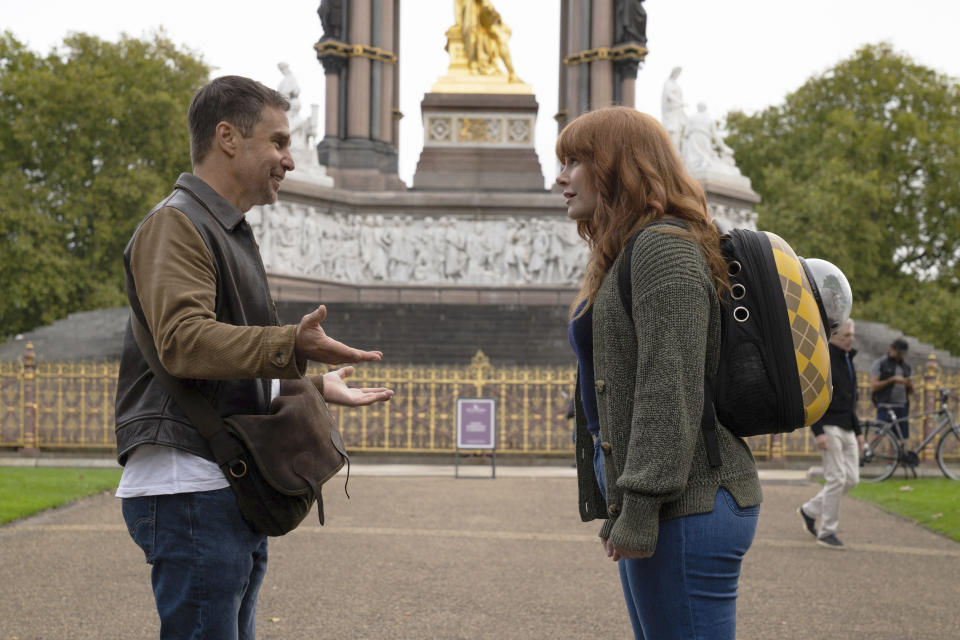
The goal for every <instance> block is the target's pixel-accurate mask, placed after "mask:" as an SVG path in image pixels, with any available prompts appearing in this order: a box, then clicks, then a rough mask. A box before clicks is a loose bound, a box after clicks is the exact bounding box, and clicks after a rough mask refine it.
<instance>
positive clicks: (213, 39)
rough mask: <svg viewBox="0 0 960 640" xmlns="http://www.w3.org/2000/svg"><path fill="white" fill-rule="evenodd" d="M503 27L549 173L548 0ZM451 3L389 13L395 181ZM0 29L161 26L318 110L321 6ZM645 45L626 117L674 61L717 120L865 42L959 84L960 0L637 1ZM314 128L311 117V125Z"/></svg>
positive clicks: (42, 10) (170, 0)
mask: <svg viewBox="0 0 960 640" xmlns="http://www.w3.org/2000/svg"><path fill="white" fill-rule="evenodd" d="M493 3H494V6H495V7H496V8H497V9H498V10H499V11H500V13H501V15H502V16H503V19H504V22H506V23H507V24H508V25H509V26H510V27H511V28H512V29H513V36H512V38H511V40H510V50H511V53H512V56H513V61H514V66H515V67H516V69H517V74H518V75H519V76H520V78H521V79H522V80H524V81H525V82H527V83H529V84H531V85H533V88H534V92H535V94H536V98H537V101H538V102H539V104H540V113H539V118H538V124H537V131H536V136H537V141H536V144H537V152H538V153H539V155H540V161H541V164H542V166H543V171H544V176H545V177H546V179H547V180H548V181H552V178H553V176H554V172H555V161H554V157H553V143H554V141H555V138H556V124H555V122H554V120H553V115H554V114H555V113H556V112H557V78H558V62H557V57H558V51H559V36H558V31H559V20H560V17H559V16H560V11H559V7H560V0H493ZM453 4H454V0H402V2H401V13H400V29H401V33H400V50H399V58H400V62H399V64H400V110H401V111H402V112H403V114H404V118H403V120H402V121H401V127H400V177H401V178H402V179H403V180H404V181H405V182H406V183H407V185H408V186H409V185H412V182H413V180H412V177H413V172H414V170H415V168H416V163H417V159H418V158H419V156H420V150H421V148H422V146H423V129H422V126H421V119H420V101H421V100H422V99H423V94H424V93H425V92H427V91H429V90H430V86H431V85H432V84H433V83H434V82H435V81H436V79H437V78H438V77H439V76H440V75H442V74H444V73H445V71H446V69H447V65H448V63H449V57H448V56H447V53H446V52H445V51H444V50H443V47H444V45H445V38H444V32H445V31H446V29H447V28H448V27H450V26H451V25H452V24H453ZM4 5H5V6H4V8H3V11H2V15H3V18H4V20H3V23H4V27H2V28H5V29H9V30H10V31H12V32H13V33H14V35H15V36H16V37H17V38H18V39H20V40H21V41H25V42H26V43H27V44H28V45H29V46H30V47H31V48H32V49H33V50H35V51H39V52H42V53H46V52H47V51H49V49H50V48H51V47H52V46H54V45H55V44H57V43H59V42H60V41H61V40H62V39H63V37H64V36H65V35H66V34H67V33H68V32H70V31H83V32H87V33H93V34H96V35H98V36H100V37H102V38H105V39H110V40H113V39H116V37H117V36H118V35H119V34H120V33H121V32H125V33H127V34H129V35H132V36H137V37H140V36H144V35H149V34H150V33H151V32H152V31H154V30H156V29H158V28H160V27H163V28H164V29H165V31H166V34H167V36H168V37H169V38H170V39H171V40H173V41H174V42H175V43H177V44H179V45H181V46H184V47H186V48H189V49H191V50H192V51H194V52H195V53H198V54H200V55H201V56H202V57H203V59H204V60H205V61H206V62H207V63H208V64H211V65H213V67H214V72H213V73H214V75H223V74H240V75H246V76H250V77H252V78H256V79H257V80H260V81H261V82H263V83H264V84H267V85H269V86H272V87H276V86H277V84H278V83H279V81H280V79H281V74H280V72H279V71H278V70H277V66H276V65H277V63H278V62H280V61H286V62H288V63H289V64H290V66H291V69H292V70H293V73H294V75H295V76H296V77H297V79H298V80H299V83H300V85H301V88H302V90H303V93H302V96H301V97H302V100H303V104H304V105H305V106H304V115H307V114H308V113H309V105H310V104H312V103H316V104H319V105H321V110H322V105H323V104H324V100H323V96H324V91H323V70H322V67H321V66H320V63H319V62H317V59H316V55H315V52H314V51H313V44H314V43H315V42H316V41H317V40H318V39H319V38H320V36H321V35H322V30H321V27H320V20H319V19H318V18H317V14H316V10H317V7H318V6H319V0H272V1H270V2H266V1H264V0H229V1H226V0H189V1H187V0H164V2H149V3H148V2H137V1H131V0H85V1H83V2H77V0H32V1H30V2H12V1H6V2H4ZM644 6H645V8H646V10H647V16H648V18H647V38H648V43H647V48H648V49H649V50H650V53H649V54H648V55H647V61H646V63H645V64H644V65H643V67H642V68H641V69H640V73H639V75H638V77H637V108H638V109H640V110H641V111H647V112H649V113H651V114H653V115H654V116H657V117H659V116H660V91H661V88H662V86H663V81H664V80H665V79H666V78H667V76H668V75H669V73H670V69H671V68H673V67H674V66H681V67H683V73H682V75H681V76H680V85H681V87H682V88H683V91H684V100H685V102H686V103H687V104H688V107H687V110H688V111H693V110H694V109H695V105H696V104H697V103H698V102H701V101H703V102H706V103H707V105H708V107H709V110H710V112H711V113H712V114H713V115H714V116H716V117H717V118H722V116H723V115H724V114H726V113H727V112H728V111H729V110H731V109H741V110H744V111H747V112H754V111H757V110H760V109H763V108H765V107H767V106H769V105H772V104H777V103H779V102H781V101H782V100H783V98H784V96H785V95H786V94H787V93H789V92H791V91H793V90H794V89H796V88H797V87H799V86H800V85H801V84H803V82H804V81H805V80H806V79H807V78H809V77H810V76H812V75H815V74H818V73H821V72H822V71H824V70H825V69H827V68H829V67H830V66H832V65H833V64H834V63H836V62H838V61H839V60H840V59H842V58H845V57H848V56H850V55H851V54H852V53H853V52H854V51H855V50H856V49H857V48H859V47H860V46H862V45H864V44H867V43H877V42H880V41H887V42H890V43H892V44H893V46H894V47H895V48H896V49H897V50H898V51H901V52H903V53H906V54H908V55H910V56H911V57H912V58H913V59H914V60H916V61H917V62H919V63H921V64H925V65H927V66H930V67H932V68H934V69H936V70H937V71H940V72H942V73H946V74H948V75H950V76H953V77H960V44H958V40H957V36H956V27H957V25H958V24H960V3H957V2H948V1H947V0H912V1H911V2H903V1H902V0H900V1H898V2H894V1H893V0H806V1H804V2H787V1H786V0H725V1H720V0H647V2H646V3H645V4H644ZM321 120H322V118H321Z"/></svg>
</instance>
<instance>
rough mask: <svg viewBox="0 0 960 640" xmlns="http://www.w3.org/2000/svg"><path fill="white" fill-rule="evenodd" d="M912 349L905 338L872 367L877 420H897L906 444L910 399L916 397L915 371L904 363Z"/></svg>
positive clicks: (893, 344)
mask: <svg viewBox="0 0 960 640" xmlns="http://www.w3.org/2000/svg"><path fill="white" fill-rule="evenodd" d="M908 348H909V345H908V344H907V341H906V340H904V339H903V338H897V339H896V340H894V341H893V342H892V343H890V350H889V351H888V352H887V355H886V356H884V357H882V358H878V359H877V360H876V361H874V363H873V364H872V365H871V366H870V392H871V394H872V395H871V397H872V399H873V404H874V406H875V407H876V408H877V420H879V421H881V422H889V421H891V420H893V419H896V420H898V422H897V428H898V429H900V435H901V436H902V437H903V439H904V440H906V439H907V438H908V437H909V436H910V422H909V421H908V420H906V418H907V417H908V416H909V415H910V395H911V394H913V381H912V380H910V376H911V375H912V374H913V369H912V368H911V367H910V363H909V362H907V361H906V360H904V358H905V357H906V355H907V349H908Z"/></svg>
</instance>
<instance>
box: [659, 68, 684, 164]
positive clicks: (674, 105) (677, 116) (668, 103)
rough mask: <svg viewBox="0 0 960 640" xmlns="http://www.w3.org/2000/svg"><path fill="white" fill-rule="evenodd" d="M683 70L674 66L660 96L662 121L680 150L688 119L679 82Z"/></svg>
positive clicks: (676, 147) (674, 144) (675, 146)
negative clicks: (684, 110) (684, 126)
mask: <svg viewBox="0 0 960 640" xmlns="http://www.w3.org/2000/svg"><path fill="white" fill-rule="evenodd" d="M681 70H682V69H681V68H680V67H674V68H673V71H671V72H670V77H669V78H667V81H666V82H664V83H663V94H662V95H661V98H660V123H661V124H662V125H663V128H664V129H666V130H667V133H668V134H669V135H670V140H672V141H673V146H674V148H675V149H676V150H677V151H678V152H679V151H680V147H681V146H682V142H683V125H684V121H685V120H686V116H685V115H684V113H683V90H682V89H681V88H680V84H679V83H678V82H677V78H679V77H680V71H681Z"/></svg>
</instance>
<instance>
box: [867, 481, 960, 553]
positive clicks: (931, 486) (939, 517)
mask: <svg viewBox="0 0 960 640" xmlns="http://www.w3.org/2000/svg"><path fill="white" fill-rule="evenodd" d="M850 495H851V496H853V497H854V498H859V499H861V500H866V501H868V502H873V503H874V504H877V505H879V506H880V508H882V509H885V510H886V511H889V512H891V513H896V514H898V515H901V516H903V517H905V518H909V519H910V520H913V521H914V522H916V523H917V524H920V525H922V526H924V527H927V528H928V529H933V530H934V531H939V532H940V533H943V534H945V535H947V536H949V537H950V538H952V539H954V540H956V541H957V542H960V482H955V481H953V480H948V479H946V478H915V479H910V480H904V479H902V478H897V477H896V476H894V477H893V478H890V479H889V480H885V481H883V482H878V483H876V484H873V483H869V482H862V483H860V484H858V485H857V486H856V487H854V489H853V491H851V492H850Z"/></svg>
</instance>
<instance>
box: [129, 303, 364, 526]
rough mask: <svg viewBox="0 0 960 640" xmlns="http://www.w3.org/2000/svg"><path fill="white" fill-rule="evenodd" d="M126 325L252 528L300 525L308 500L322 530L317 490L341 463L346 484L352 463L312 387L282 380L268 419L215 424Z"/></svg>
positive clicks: (148, 342)
mask: <svg viewBox="0 0 960 640" xmlns="http://www.w3.org/2000/svg"><path fill="white" fill-rule="evenodd" d="M130 322H131V324H132V326H133V335H134V337H135V338H136V340H137V345H138V346H139V347H140V351H141V352H142V353H143V356H144V358H145V359H146V361H147V364H149V365H150V369H151V371H153V374H154V375H155V376H156V377H157V380H159V381H160V383H161V384H162V385H163V387H164V389H166V391H167V393H169V394H170V395H171V397H173V399H174V401H175V402H176V403H177V404H178V405H179V406H180V408H181V409H183V412H184V413H185V414H186V415H187V417H188V418H189V419H190V422H191V423H192V424H193V426H194V427H195V428H196V429H197V431H199V432H200V433H201V435H203V437H204V438H206V439H207V442H208V443H209V444H210V449H211V450H212V451H213V456H214V458H215V459H216V462H217V464H218V465H220V469H221V470H222V471H223V474H224V476H225V477H226V479H227V482H229V483H230V487H231V489H233V492H234V494H235V495H236V496H237V502H238V503H239V505H240V512H241V513H242V514H243V517H244V518H245V519H246V520H247V522H248V523H249V524H250V526H251V527H253V529H254V530H256V531H259V532H260V533H263V534H265V535H268V536H282V535H284V534H285V533H288V532H290V531H292V530H293V529H295V528H296V527H297V526H298V525H299V524H300V523H301V522H302V521H303V519H304V518H305V517H306V516H307V513H309V511H310V507H311V506H313V503H314V501H316V503H317V516H318V518H319V519H320V524H323V522H324V516H323V498H322V496H321V495H320V490H321V487H322V486H323V483H324V482H326V481H327V480H329V479H330V478H332V477H333V476H334V475H336V474H337V472H338V471H339V470H340V469H341V468H342V467H343V465H344V463H346V464H347V465H348V467H347V469H348V471H347V480H348V481H349V477H350V473H349V463H350V457H349V456H348V455H347V452H346V448H345V447H344V444H343V438H342V437H341V435H340V431H339V430H338V429H337V422H336V419H335V418H334V417H333V415H332V414H331V413H330V410H329V409H328V408H327V404H326V402H324V400H323V397H322V396H321V395H320V392H319V391H317V388H316V387H315V386H314V385H313V383H312V382H310V381H309V380H307V379H306V378H296V379H291V380H281V381H280V395H279V396H277V397H276V398H274V399H273V401H272V402H271V403H270V413H268V414H264V415H232V416H228V417H226V418H221V417H220V416H219V415H217V412H216V411H215V410H214V408H213V405H211V404H210V402H209V401H208V400H207V399H206V398H204V397H203V396H202V395H201V394H200V392H199V391H197V390H196V388H194V387H193V386H191V385H189V383H188V381H186V380H182V379H180V378H175V377H173V376H171V375H170V374H169V373H167V371H166V370H165V369H164V368H163V365H162V364H161V363H160V359H159V357H158V356H157V350H156V346H155V345H154V342H153V339H152V338H151V337H150V333H149V330H148V329H147V328H146V327H145V326H144V324H143V322H142V321H141V320H140V319H139V317H138V315H137V313H136V312H132V313H131V314H130ZM344 491H346V484H344ZM348 497H349V494H348Z"/></svg>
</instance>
